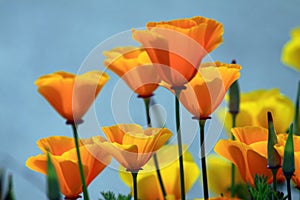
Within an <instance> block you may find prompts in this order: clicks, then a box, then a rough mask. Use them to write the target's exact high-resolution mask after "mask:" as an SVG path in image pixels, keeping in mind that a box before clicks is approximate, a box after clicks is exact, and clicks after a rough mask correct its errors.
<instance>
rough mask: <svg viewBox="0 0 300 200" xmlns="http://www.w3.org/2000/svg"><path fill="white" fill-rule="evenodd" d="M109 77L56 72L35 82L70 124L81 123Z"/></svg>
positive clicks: (93, 72) (94, 73)
mask: <svg viewBox="0 0 300 200" xmlns="http://www.w3.org/2000/svg"><path fill="white" fill-rule="evenodd" d="M108 79H109V76H108V75H107V74H106V73H104V72H100V71H90V72H87V73H84V74H82V75H78V76H76V75H75V74H71V73H67V72H62V71H61V72H55V73H53V74H48V75H44V76H42V77H40V78H38V79H37V80H36V81H35V84H36V86H37V87H38V91H39V93H40V94H41V95H42V96H43V97H44V98H45V99H46V100H47V101H48V102H49V103H50V104H51V106H52V107H53V108H54V109H55V110H56V111H57V112H58V113H59V114H60V115H61V116H62V117H63V118H65V119H67V122H68V123H73V122H81V121H82V116H83V115H84V114H85V113H86V112H87V110H88V109H89V107H90V106H91V104H92V103H93V101H94V99H95V98H96V96H97V95H98V93H99V92H100V90H101V89H102V87H103V86H104V84H105V83H106V82H107V81H108Z"/></svg>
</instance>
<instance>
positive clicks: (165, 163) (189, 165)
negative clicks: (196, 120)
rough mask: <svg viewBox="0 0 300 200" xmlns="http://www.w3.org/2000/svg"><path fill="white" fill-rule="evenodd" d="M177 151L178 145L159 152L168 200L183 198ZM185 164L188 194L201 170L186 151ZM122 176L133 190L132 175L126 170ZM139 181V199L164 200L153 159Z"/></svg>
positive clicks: (144, 168) (168, 146)
mask: <svg viewBox="0 0 300 200" xmlns="http://www.w3.org/2000/svg"><path fill="white" fill-rule="evenodd" d="M185 148H186V147H185ZM177 151H178V150H177V146H176V145H166V146H163V147H162V148H161V149H160V150H158V152H157V158H158V163H159V166H160V173H161V176H162V180H163V183H164V186H165V189H166V193H167V199H174V200H175V199H180V198H181V197H180V181H179V180H180V177H179V166H178V160H177V157H178V155H177ZM183 163H184V172H185V173H184V175H185V190H186V192H188V191H189V190H190V189H191V187H192V186H193V185H194V183H195V182H196V180H197V179H198V176H199V173H200V170H199V168H198V166H197V164H196V163H195V161H194V159H193V157H192V155H191V154H190V153H189V152H188V151H185V152H184V154H183ZM120 176H121V179H122V180H123V181H124V183H125V184H126V185H127V186H128V187H130V188H131V189H132V177H131V174H130V173H128V172H125V171H124V170H121V171H120ZM137 181H138V198H139V199H144V200H157V199H164V198H163V195H162V192H161V188H160V184H159V182H158V178H157V174H156V171H155V164H154V161H153V158H151V159H150V160H149V162H148V163H147V164H146V165H145V166H144V167H143V170H140V172H139V175H138V177H137ZM149 186H151V188H149Z"/></svg>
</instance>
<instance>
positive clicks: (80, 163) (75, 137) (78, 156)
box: [71, 122, 90, 200]
mask: <svg viewBox="0 0 300 200" xmlns="http://www.w3.org/2000/svg"><path fill="white" fill-rule="evenodd" d="M71 125H72V129H73V136H74V141H75V146H76V153H77V158H78V167H79V173H80V178H81V182H82V191H83V197H84V200H89V199H90V198H89V194H88V190H87V187H86V182H85V177H84V172H83V167H82V162H81V156H80V150H79V142H78V132H77V126H76V124H75V123H74V122H73V123H71Z"/></svg>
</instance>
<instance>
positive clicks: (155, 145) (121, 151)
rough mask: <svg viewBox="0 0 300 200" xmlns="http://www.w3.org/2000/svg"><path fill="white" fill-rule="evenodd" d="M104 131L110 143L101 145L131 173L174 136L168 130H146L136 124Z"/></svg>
mask: <svg viewBox="0 0 300 200" xmlns="http://www.w3.org/2000/svg"><path fill="white" fill-rule="evenodd" d="M102 130H103V132H104V133H105V135H106V136H107V137H108V139H109V141H110V142H106V143H102V144H101V145H102V146H103V147H104V148H105V149H106V151H107V152H109V153H110V154H111V155H112V156H113V157H114V158H115V159H116V160H117V161H118V162H119V163H120V164H121V165H122V166H123V167H125V168H126V169H127V170H129V171H136V170H139V169H140V168H142V167H143V166H144V165H145V164H146V163H147V162H148V161H149V159H150V158H151V156H152V154H153V153H154V152H155V151H157V150H158V149H159V148H160V147H162V146H163V145H164V144H165V143H166V142H167V141H168V140H169V138H170V137H171V136H172V133H171V131H169V130H168V129H166V128H147V129H145V130H144V129H143V128H142V127H141V126H139V125H136V124H118V125H115V126H110V127H103V128H102Z"/></svg>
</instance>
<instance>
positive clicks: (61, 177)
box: [26, 136, 111, 199]
mask: <svg viewBox="0 0 300 200" xmlns="http://www.w3.org/2000/svg"><path fill="white" fill-rule="evenodd" d="M104 141H105V139H104V138H102V137H100V136H97V137H92V138H90V139H83V140H81V141H80V148H79V149H80V154H81V159H82V165H83V170H84V175H85V180H86V185H87V186H88V185H89V184H90V183H91V182H92V181H93V179H94V178H95V177H96V176H97V175H98V174H99V173H100V172H101V171H102V170H103V169H104V168H105V167H106V165H108V164H109V163H110V161H111V156H109V155H108V154H107V153H106V152H105V151H103V150H101V149H99V148H98V145H96V142H97V143H99V142H100V143H102V142H104ZM83 143H84V145H83ZM37 145H38V147H39V148H40V149H41V150H42V152H43V153H44V154H39V155H37V156H32V157H30V158H28V160H27V161H26V166H27V167H28V168H30V169H32V170H34V171H37V172H39V173H42V174H45V175H46V174H47V153H46V152H47V150H48V151H49V153H50V155H51V160H52V163H53V165H54V168H55V171H56V173H57V177H58V181H59V184H60V190H61V192H62V193H63V194H64V195H65V197H66V198H69V199H72V198H76V197H78V196H79V194H80V193H81V192H82V184H81V179H80V174H79V168H78V163H77V161H78V159H77V154H76V148H75V144H74V139H73V138H69V137H64V136H52V137H48V138H44V139H41V140H39V141H38V142H37ZM96 146H97V148H98V149H97V151H96V150H95V147H96ZM91 149H92V150H93V155H92V154H91V153H90V150H91ZM99 160H101V161H102V162H100V161H99Z"/></svg>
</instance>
